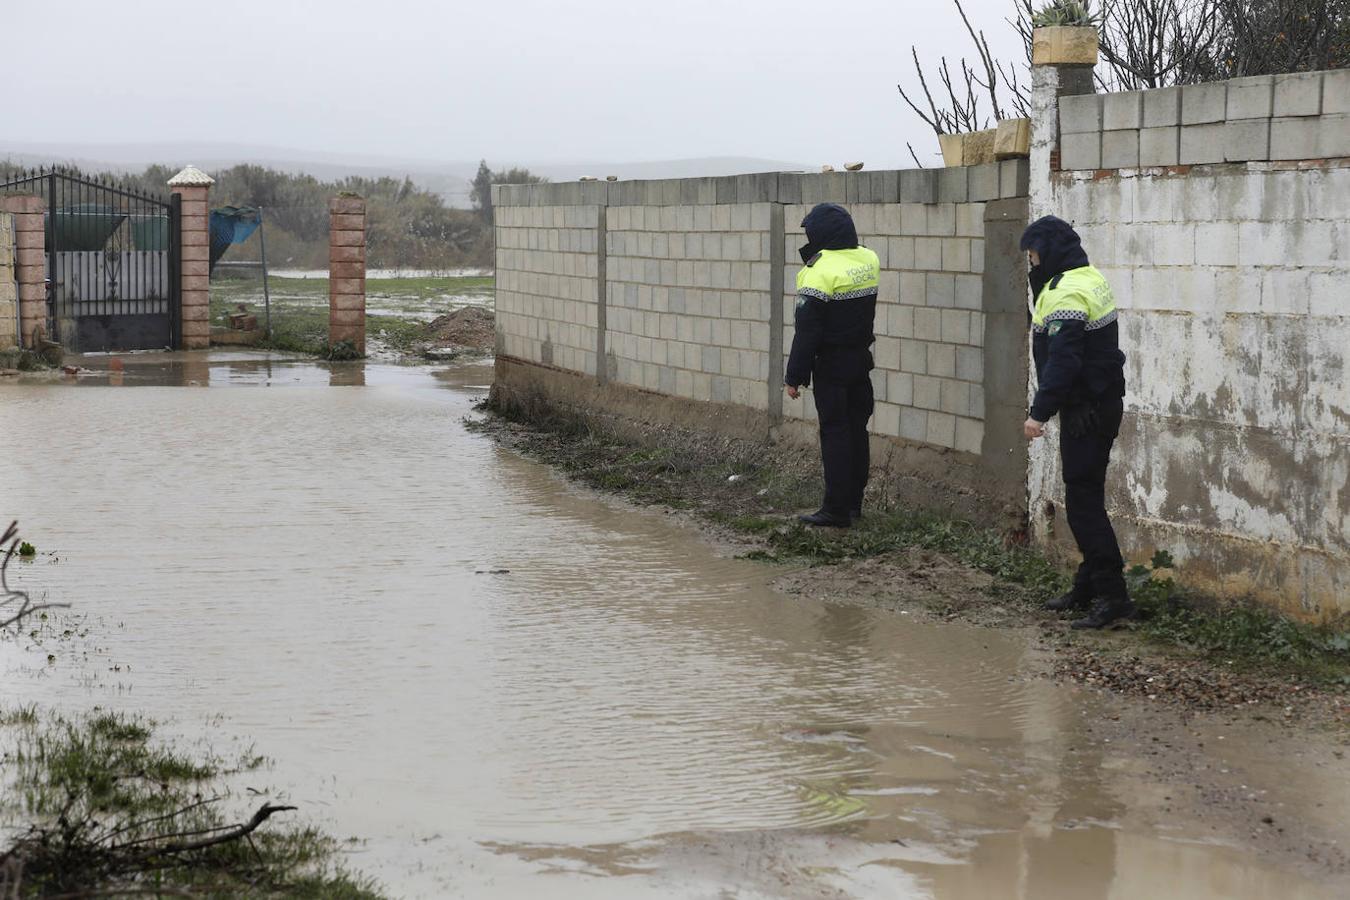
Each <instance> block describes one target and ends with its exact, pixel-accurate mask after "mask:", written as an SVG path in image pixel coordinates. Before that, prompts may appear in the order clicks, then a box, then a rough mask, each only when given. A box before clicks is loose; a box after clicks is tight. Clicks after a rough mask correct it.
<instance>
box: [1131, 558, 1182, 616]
mask: <svg viewBox="0 0 1350 900" xmlns="http://www.w3.org/2000/svg"><path fill="white" fill-rule="evenodd" d="M1173 564H1174V561H1173V559H1172V554H1170V553H1168V552H1167V551H1166V550H1159V551H1158V552H1156V553H1154V554H1153V558H1152V559H1151V560H1149V564H1148V565H1147V566H1144V565H1136V566H1131V567H1130V568H1129V569H1127V570H1126V572H1125V584H1126V585H1127V586H1128V587H1129V589H1130V596H1131V597H1132V598H1133V599H1134V602H1135V604H1136V605H1137V606H1138V607H1139V611H1140V613H1142V614H1143V615H1144V616H1145V617H1150V616H1156V615H1161V614H1163V613H1166V612H1169V611H1171V610H1172V609H1173V608H1174V607H1175V605H1176V592H1177V585H1176V582H1175V581H1173V580H1172V579H1171V578H1158V577H1155V573H1156V572H1157V571H1158V570H1159V569H1170V568H1172V566H1173Z"/></svg>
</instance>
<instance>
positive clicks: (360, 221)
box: [328, 195, 366, 356]
mask: <svg viewBox="0 0 1350 900" xmlns="http://www.w3.org/2000/svg"><path fill="white" fill-rule="evenodd" d="M328 214H329V215H328V222H329V225H328V227H329V231H328V343H329V344H336V343H338V342H339V341H351V342H352V344H353V345H355V347H356V349H357V351H358V352H359V353H360V354H361V355H362V356H364V355H365V352H366V201H365V200H363V199H362V198H360V197H357V196H354V195H344V196H341V197H334V198H333V199H332V200H330V201H328Z"/></svg>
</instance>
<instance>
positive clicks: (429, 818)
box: [0, 352, 1329, 898]
mask: <svg viewBox="0 0 1350 900" xmlns="http://www.w3.org/2000/svg"><path fill="white" fill-rule="evenodd" d="M120 359H121V362H120V370H117V369H116V367H115V364H114V363H113V362H112V360H111V359H110V358H106V357H102V358H92V357H91V358H85V359H82V360H79V363H80V364H81V365H84V366H86V367H88V368H90V369H91V370H94V371H92V372H91V373H90V374H88V375H83V376H78V377H72V378H67V379H65V380H63V381H59V382H42V383H33V382H28V383H20V384H4V385H0V456H2V457H3V458H4V459H5V460H6V464H5V466H4V467H3V469H0V498H3V506H4V508H3V510H0V512H3V514H4V515H6V516H10V517H14V518H18V519H19V520H20V522H21V524H22V526H23V530H24V535H25V536H26V537H27V538H28V539H30V540H32V541H33V542H34V543H36V544H38V546H39V549H40V550H42V551H44V552H48V551H50V552H54V553H56V554H57V555H58V556H59V560H60V561H59V563H54V564H43V563H41V562H40V563H39V564H35V565H31V566H25V567H22V568H21V569H20V570H19V572H18V573H17V577H16V579H15V580H16V581H18V582H19V583H20V585H21V586H23V587H27V588H28V589H30V590H34V591H39V592H45V593H46V594H48V595H49V596H50V597H52V598H59V599H60V600H62V601H64V602H69V603H71V604H73V605H74V607H75V609H76V610H78V611H79V613H80V614H82V615H85V616H87V617H88V626H89V629H90V637H89V639H88V641H89V646H88V647H84V648H76V647H71V648H69V650H68V651H67V650H62V651H61V652H58V656H57V659H56V661H55V663H53V664H51V665H48V664H47V662H46V655H45V654H46V652H47V651H46V650H45V649H44V650H42V651H41V652H40V653H39V652H37V651H32V650H29V651H25V650H24V649H22V648H20V647H16V646H14V645H12V644H0V672H2V673H3V677H4V679H5V684H6V685H7V687H8V688H9V691H10V692H12V694H13V695H17V696H20V697H22V698H23V700H24V701H25V702H33V701H36V702H38V703H39V704H41V705H43V706H51V707H56V708H62V709H77V708H88V707H90V706H93V705H101V706H104V707H109V708H114V709H124V710H130V711H138V712H144V713H146V714H148V715H150V716H151V717H153V718H156V719H160V720H165V721H168V722H170V723H171V726H170V727H171V730H172V731H173V732H174V733H177V734H179V735H181V736H183V737H184V738H187V739H192V740H196V739H205V740H208V741H217V742H221V741H228V740H229V739H230V738H229V736H232V735H233V736H238V737H239V738H240V739H241V740H242V741H244V742H246V743H249V744H253V745H255V746H256V748H257V750H258V752H261V753H264V754H266V755H267V756H269V757H272V758H273V759H275V761H276V764H275V768H274V769H273V770H271V771H270V772H266V773H261V774H257V775H255V776H252V777H254V778H256V779H258V780H259V781H262V782H265V785H259V786H273V787H276V788H279V789H280V790H282V791H284V792H285V795H286V797H287V798H288V799H289V800H290V802H293V803H295V804H296V805H298V806H300V807H301V808H302V810H304V811H305V814H306V815H308V816H310V817H311V818H312V819H313V820H314V821H316V822H318V823H319V824H321V825H323V826H324V827H326V828H329V829H330V830H332V832H333V833H334V834H336V835H337V836H339V837H347V836H357V837H360V838H362V839H363V840H364V841H365V843H364V844H363V845H362V848H361V849H360V850H359V851H358V852H356V853H355V854H354V855H353V858H352V864H353V865H354V866H355V867H357V868H358V869H360V870H363V871H366V872H368V873H370V874H373V875H376V876H377V877H379V878H380V879H381V880H382V881H383V882H384V883H385V885H387V886H388V888H389V889H390V890H391V892H392V893H394V894H395V895H399V896H410V897H414V896H415V897H435V896H462V895H471V896H475V897H514V896H519V895H521V894H523V893H525V892H527V891H529V892H543V895H545V896H549V897H586V898H591V897H601V898H604V897H624V898H630V897H647V896H651V897H691V896H693V897H705V896H706V897H711V896H728V897H744V898H749V897H794V896H803V897H806V896H811V897H815V896H822V895H824V896H888V897H889V896H894V897H926V896H937V897H944V898H945V897H952V898H966V897H971V898H974V897H987V896H1010V897H1026V898H1045V897H1075V898H1085V897H1087V898H1090V897H1102V898H1106V897H1140V896H1185V897H1196V898H1203V897H1225V898H1232V897H1264V896H1270V895H1271V894H1273V893H1276V892H1277V891H1278V892H1279V893H1281V894H1286V895H1294V894H1298V895H1299V896H1308V897H1316V896H1329V894H1325V893H1319V888H1318V887H1317V885H1314V884H1310V883H1305V882H1303V881H1301V880H1300V879H1299V878H1298V877H1297V876H1294V875H1290V874H1288V873H1281V872H1276V871H1273V870H1270V869H1267V868H1263V867H1261V866H1259V865H1257V864H1255V863H1253V862H1251V860H1250V858H1249V855H1248V854H1245V853H1244V852H1243V851H1242V850H1241V849H1240V848H1233V847H1227V846H1222V845H1217V844H1213V843H1206V842H1204V839H1205V838H1206V837H1207V835H1204V834H1191V833H1187V832H1186V831H1185V829H1184V827H1181V828H1178V829H1176V830H1173V831H1169V832H1159V831H1158V830H1157V829H1152V828H1149V827H1148V826H1146V825H1145V824H1143V823H1142V822H1141V820H1140V819H1139V817H1138V816H1136V815H1134V812H1135V810H1134V806H1133V805H1132V804H1134V803H1135V802H1136V800H1137V797H1138V794H1137V793H1136V789H1135V785H1134V784H1133V782H1132V781H1131V780H1130V779H1129V778H1128V777H1127V776H1126V775H1125V774H1124V773H1123V772H1122V769H1121V767H1120V766H1119V765H1118V764H1117V761H1114V760H1112V759H1111V758H1110V757H1108V756H1106V755H1104V751H1103V750H1102V749H1101V748H1100V747H1093V746H1092V742H1091V741H1090V740H1088V739H1087V738H1086V736H1085V733H1084V729H1085V727H1086V726H1085V720H1086V718H1085V716H1084V715H1083V709H1082V708H1081V707H1080V706H1079V705H1078V704H1079V703H1080V702H1081V701H1080V700H1079V699H1078V698H1079V695H1077V694H1073V693H1071V692H1069V691H1066V690H1065V689H1063V688H1060V687H1058V686H1055V685H1053V684H1050V683H1048V682H1044V681H1037V680H1025V679H1022V678H1018V677H1017V674H1018V672H1019V668H1020V667H1021V666H1022V665H1023V664H1024V661H1025V658H1026V655H1027V653H1028V650H1027V648H1026V646H1025V645H1024V644H1023V643H1022V641H1021V639H1020V638H1018V637H1016V636H1013V635H1008V634H1004V633H1001V632H998V631H996V630H992V629H977V628H972V627H963V626H960V625H951V624H946V625H935V624H926V623H916V622H912V621H909V620H907V619H903V618H901V617H897V616H892V615H887V614H885V613H881V612H878V611H875V610H867V609H862V608H857V607H835V606H829V605H824V604H818V603H814V602H803V601H796V600H789V599H786V598H783V597H781V596H779V595H776V594H775V593H773V592H772V591H770V590H769V589H768V587H767V585H766V582H767V580H768V579H769V578H770V577H772V575H773V574H775V573H774V572H773V571H772V570H768V569H765V568H763V567H761V566H759V565H757V564H754V563H749V562H744V561H739V560H734V559H723V558H718V557H717V556H716V555H715V554H714V552H713V551H712V550H711V549H710V548H709V546H708V545H707V544H705V543H704V542H702V541H701V540H700V539H699V537H698V536H697V535H695V534H693V533H691V532H690V531H688V530H686V529H681V528H679V527H676V526H675V525H673V524H672V523H671V522H670V521H668V520H667V519H666V518H665V517H663V516H661V515H659V514H645V513H639V512H634V511H632V510H628V509H625V508H620V507H618V506H615V505H610V504H607V503H605V502H603V501H602V500H599V499H597V498H594V497H592V496H589V495H587V494H586V493H584V492H581V491H578V490H576V489H574V488H572V487H570V486H568V485H567V484H565V483H563V482H562V481H560V480H559V479H558V478H556V477H554V476H553V475H552V474H551V473H550V472H549V471H547V470H546V469H544V468H542V467H541V466H539V465H537V464H534V463H532V462H529V461H525V460H522V459H520V458H518V457H517V456H515V455H513V454H511V453H509V452H505V451H503V450H501V449H499V448H498V447H496V446H495V445H494V444H493V443H492V442H490V441H489V440H486V439H484V438H482V437H479V436H475V435H473V434H471V433H469V432H467V431H466V430H465V429H464V427H463V425H462V418H463V417H464V416H465V415H466V414H469V413H470V407H471V404H472V402H473V401H474V400H475V399H476V398H477V397H478V396H481V393H482V388H483V386H485V385H486V384H487V382H488V381H489V380H490V371H489V370H487V369H485V368H483V367H475V368H464V369H447V370H443V371H441V372H435V371H431V370H428V369H424V368H409V367H399V366H378V365H371V364H361V363H355V364H352V363H342V364H333V365H330V366H325V365H319V364H315V363H313V362H310V361H308V360H295V359H288V358H285V357H282V356H276V355H267V354H258V353H248V352H241V353H230V354H226V353H212V354H210V355H209V356H207V355H202V354H146V355H141V356H136V357H126V358H120ZM109 385H120V386H122V387H134V388H136V389H135V390H109V389H107V388H108V386H109ZM335 385H336V386H348V387H355V388H359V389H342V390H327V389H322V390H320V389H317V388H328V387H329V386H335ZM98 387H101V388H104V389H102V390H94V389H90V388H98ZM207 387H209V388H216V387H234V388H240V389H238V390H202V389H200V388H207ZM259 388H265V389H259ZM277 388H289V389H277ZM479 573H482V574H479ZM81 649H82V650H86V651H88V652H89V654H90V655H89V657H88V658H87V659H84V658H81V655H80V653H81ZM831 892H833V893H831Z"/></svg>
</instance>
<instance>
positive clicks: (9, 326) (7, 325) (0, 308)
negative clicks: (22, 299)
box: [0, 212, 19, 350]
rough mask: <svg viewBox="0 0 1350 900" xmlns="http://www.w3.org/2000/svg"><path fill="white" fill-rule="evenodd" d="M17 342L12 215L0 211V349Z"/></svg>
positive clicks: (16, 292) (9, 346)
mask: <svg viewBox="0 0 1350 900" xmlns="http://www.w3.org/2000/svg"><path fill="white" fill-rule="evenodd" d="M18 342H19V284H18V281H16V275H15V271H14V217H13V216H12V215H10V214H9V213H7V212H0V350H8V349H9V348H11V347H13V346H15V345H17V344H18Z"/></svg>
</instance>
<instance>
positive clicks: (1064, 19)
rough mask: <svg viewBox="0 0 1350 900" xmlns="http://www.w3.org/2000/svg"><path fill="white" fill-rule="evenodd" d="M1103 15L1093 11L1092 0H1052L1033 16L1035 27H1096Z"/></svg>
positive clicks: (1032, 20)
mask: <svg viewBox="0 0 1350 900" xmlns="http://www.w3.org/2000/svg"><path fill="white" fill-rule="evenodd" d="M1100 19H1101V17H1100V16H1098V15H1096V14H1095V13H1093V12H1092V0H1082V2H1079V0H1052V2H1050V3H1047V4H1046V5H1045V6H1042V7H1041V8H1040V9H1039V10H1037V11H1036V12H1035V13H1033V14H1032V16H1031V26H1032V27H1033V28H1052V27H1057V26H1059V27H1062V26H1068V27H1080V28H1096V27H1097V24H1098V22H1099V21H1100Z"/></svg>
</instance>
